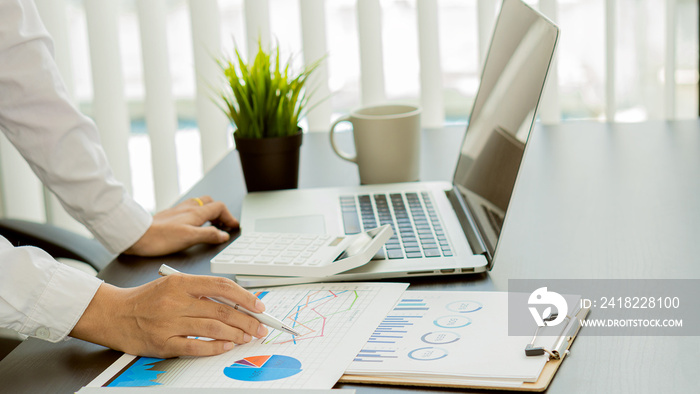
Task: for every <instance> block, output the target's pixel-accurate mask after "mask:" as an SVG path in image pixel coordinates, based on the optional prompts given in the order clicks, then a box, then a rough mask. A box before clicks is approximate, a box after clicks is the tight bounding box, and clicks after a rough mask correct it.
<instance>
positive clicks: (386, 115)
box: [330, 105, 421, 185]
mask: <svg viewBox="0 0 700 394" xmlns="http://www.w3.org/2000/svg"><path fill="white" fill-rule="evenodd" d="M420 113H421V109H420V108H419V107H416V106H412V105H378V106H372V107H364V108H360V109H357V110H354V111H352V112H351V113H350V115H346V116H343V117H341V118H340V119H338V120H336V121H335V122H334V123H333V125H332V126H331V132H330V138H331V146H332V147H333V150H334V151H335V153H336V154H338V156H340V157H341V158H343V159H345V160H347V161H351V162H353V163H357V166H358V168H359V170H360V183H362V184H363V185H366V184H374V183H392V182H413V181H417V180H418V177H419V174H420V135H421V132H420ZM341 122H350V123H352V133H353V137H354V141H355V151H356V152H357V153H356V154H355V156H351V155H350V154H348V153H346V152H343V151H342V150H340V149H339V148H338V146H337V145H336V143H335V138H334V137H333V132H334V130H335V127H336V126H337V125H338V124H339V123H341Z"/></svg>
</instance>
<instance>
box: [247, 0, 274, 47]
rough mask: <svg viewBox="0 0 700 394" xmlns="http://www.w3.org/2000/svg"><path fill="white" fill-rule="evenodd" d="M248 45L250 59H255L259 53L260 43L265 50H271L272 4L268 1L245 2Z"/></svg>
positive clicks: (251, 0)
mask: <svg viewBox="0 0 700 394" xmlns="http://www.w3.org/2000/svg"><path fill="white" fill-rule="evenodd" d="M243 8H244V12H245V31H246V43H247V45H248V59H251V60H252V59H254V58H255V54H256V53H257V52H258V42H260V44H261V45H262V47H263V49H265V50H269V49H270V42H271V40H270V34H271V33H270V3H269V1H268V0H245V1H244V2H243Z"/></svg>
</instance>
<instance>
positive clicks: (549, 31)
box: [453, 0, 559, 253]
mask: <svg viewBox="0 0 700 394" xmlns="http://www.w3.org/2000/svg"><path fill="white" fill-rule="evenodd" d="M558 34H559V29H558V28H557V27H556V26H555V25H554V24H553V23H552V22H550V21H549V20H548V19H546V18H545V17H543V16H542V15H541V14H539V13H538V12H537V11H535V10H533V9H532V8H530V7H529V6H527V5H526V4H524V3H522V2H521V1H520V0H504V2H503V5H502V7H501V12H500V14H499V17H498V20H497V21H496V25H495V28H494V32H493V37H492V39H491V47H490V48H489V52H488V56H487V58H486V62H485V64H484V68H483V73H482V76H481V84H480V85H479V91H478V93H477V95H476V99H475V101H474V106H473V108H472V113H471V117H470V120H469V125H468V126H467V131H466V134H465V137H464V142H463V144H462V149H461V152H460V156H459V161H458V164H457V169H456V171H455V175H454V180H453V182H454V184H455V185H456V186H457V188H458V189H459V190H460V192H461V194H462V195H463V197H464V199H465V201H466V202H467V204H468V205H469V206H470V208H471V210H472V211H476V212H478V215H476V216H481V215H482V213H483V214H484V215H492V216H493V217H488V218H487V219H488V220H487V222H489V223H491V224H492V226H490V227H492V230H494V231H485V232H486V233H487V237H486V238H487V244H488V245H487V246H488V247H489V249H490V251H491V253H493V252H494V249H495V244H496V241H497V239H498V235H499V234H500V227H499V226H498V225H499V223H498V222H499V221H500V222H501V223H502V220H503V217H504V216H505V211H506V209H507V207H508V203H509V201H510V196H511V194H512V193H513V187H514V185H515V178H516V175H517V173H518V169H519V167H520V162H521V160H522V158H523V152H524V150H525V143H526V141H527V139H528V136H529V134H530V129H531V128H532V125H533V124H534V120H535V113H536V109H537V104H538V102H539V100H540V96H541V93H542V90H543V88H544V82H545V77H546V75H547V70H548V69H549V65H550V63H551V61H552V58H553V55H554V49H555V46H556V41H557V37H558ZM486 211H491V212H489V213H487V212H486ZM477 219H480V218H479V217H477ZM482 221H483V220H477V222H479V223H481V222H482ZM482 232H484V231H482ZM489 233H490V234H489ZM488 235H490V236H488ZM489 238H490V239H489Z"/></svg>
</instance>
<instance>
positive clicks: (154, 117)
mask: <svg viewBox="0 0 700 394" xmlns="http://www.w3.org/2000/svg"><path fill="white" fill-rule="evenodd" d="M136 5H137V11H138V16H139V26H140V28H141V56H142V57H143V79H144V84H145V88H146V102H145V109H146V127H147V129H148V135H149V137H150V140H151V160H152V162H153V184H154V186H155V197H156V210H161V209H164V208H167V207H168V206H170V205H171V203H172V202H173V201H174V200H175V198H176V197H177V196H178V194H179V189H178V182H177V158H176V155H175V130H177V115H176V114H175V103H174V101H173V96H172V92H171V86H172V78H171V77H170V65H169V59H168V39H167V31H166V22H165V18H166V15H167V13H166V7H165V0H138V1H137V3H136Z"/></svg>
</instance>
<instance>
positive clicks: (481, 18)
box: [476, 0, 499, 74]
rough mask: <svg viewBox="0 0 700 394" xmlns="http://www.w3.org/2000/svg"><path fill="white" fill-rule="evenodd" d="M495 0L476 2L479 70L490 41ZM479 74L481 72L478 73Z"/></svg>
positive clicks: (494, 13) (482, 64) (496, 3)
mask: <svg viewBox="0 0 700 394" xmlns="http://www.w3.org/2000/svg"><path fill="white" fill-rule="evenodd" d="M498 4H499V2H498V1H497V0H479V1H477V2H476V11H477V20H476V26H477V40H478V43H479V48H478V49H479V70H481V67H483V66H484V62H485V61H486V54H487V52H488V50H489V44H490V42H491V34H492V33H493V26H494V24H495V23H496V7H497V5H498ZM479 74H481V73H479Z"/></svg>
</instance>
